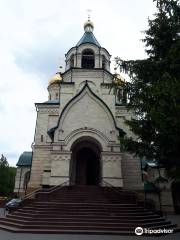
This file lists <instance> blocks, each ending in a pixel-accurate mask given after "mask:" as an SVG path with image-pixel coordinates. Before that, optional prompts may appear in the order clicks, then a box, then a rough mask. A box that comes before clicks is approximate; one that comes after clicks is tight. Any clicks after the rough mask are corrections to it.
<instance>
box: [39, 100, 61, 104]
mask: <svg viewBox="0 0 180 240" xmlns="http://www.w3.org/2000/svg"><path fill="white" fill-rule="evenodd" d="M35 104H41V105H46V104H60V102H59V99H54V100H48V101H46V102H42V103H35Z"/></svg>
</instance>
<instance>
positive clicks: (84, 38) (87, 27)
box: [76, 15, 101, 47]
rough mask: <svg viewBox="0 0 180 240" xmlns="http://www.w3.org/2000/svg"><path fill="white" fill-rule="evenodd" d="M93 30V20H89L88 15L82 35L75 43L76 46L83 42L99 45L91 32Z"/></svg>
mask: <svg viewBox="0 0 180 240" xmlns="http://www.w3.org/2000/svg"><path fill="white" fill-rule="evenodd" d="M93 30H94V24H93V22H92V21H91V20H90V15H88V20H87V21H86V22H85V23H84V31H85V33H84V35H83V36H82V38H81V39H80V40H79V42H78V43H77V45H76V46H77V47H78V46H80V45H81V44H83V43H92V44H94V45H96V46H98V47H101V46H100V44H99V43H98V41H97V39H96V38H95V36H94V34H93Z"/></svg>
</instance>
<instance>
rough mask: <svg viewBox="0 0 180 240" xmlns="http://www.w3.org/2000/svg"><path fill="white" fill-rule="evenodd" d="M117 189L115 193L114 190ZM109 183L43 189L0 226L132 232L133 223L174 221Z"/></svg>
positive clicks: (161, 224) (155, 225) (147, 225)
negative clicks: (111, 186)
mask: <svg viewBox="0 0 180 240" xmlns="http://www.w3.org/2000/svg"><path fill="white" fill-rule="evenodd" d="M117 190H119V192H118V193H117V192H116V191H117ZM116 191H114V190H113V189H111V188H110V187H100V186H69V187H68V186H64V187H62V188H61V189H58V188H57V189H55V191H53V192H51V191H47V192H46V191H44V192H39V193H37V194H36V198H35V199H34V200H33V201H31V202H29V203H26V204H24V206H23V207H21V208H19V209H16V210H14V211H12V212H11V213H8V214H7V216H6V218H1V219H0V228H1V229H4V230H8V231H12V232H23V233H78V234H79V233H88V234H121V235H134V230H135V228H136V227H142V228H151V229H158V228H162V229H163V228H166V229H172V228H173V229H176V225H174V224H171V222H170V221H168V220H166V219H164V218H162V217H160V216H159V215H157V214H155V213H154V212H152V211H150V210H148V209H144V208H143V207H141V206H138V205H137V204H136V198H135V195H134V194H132V193H129V192H125V191H121V190H120V189H116Z"/></svg>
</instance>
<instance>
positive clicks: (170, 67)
mask: <svg viewBox="0 0 180 240" xmlns="http://www.w3.org/2000/svg"><path fill="white" fill-rule="evenodd" d="M154 2H156V4H157V13H156V14H155V17H154V19H152V20H150V19H149V20H148V23H149V29H148V30H146V31H145V38H144V39H143V42H144V43H145V46H146V52H147V55H148V57H147V59H144V60H135V61H131V60H130V61H123V60H121V59H119V58H116V61H117V63H118V65H119V66H120V70H123V71H125V72H128V74H129V76H130V79H131V81H130V83H127V84H126V91H127V92H128V94H129V97H130V99H129V101H130V102H129V104H128V106H129V108H130V109H132V110H133V111H134V112H135V117H134V118H133V119H132V120H131V121H127V124H128V125H129V126H130V128H131V130H132V131H133V132H134V134H135V135H136V137H137V138H136V139H132V138H124V140H123V143H124V147H125V149H126V150H128V151H130V152H132V153H136V154H137V155H138V156H140V157H142V156H145V157H146V158H150V159H156V160H158V161H159V163H160V164H162V165H163V166H164V167H165V168H166V170H167V172H168V174H169V175H170V176H171V177H173V178H179V177H180V2H179V0H154Z"/></svg>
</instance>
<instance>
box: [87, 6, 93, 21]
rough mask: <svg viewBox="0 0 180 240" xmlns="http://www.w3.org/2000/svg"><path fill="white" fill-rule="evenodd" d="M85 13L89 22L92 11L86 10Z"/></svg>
mask: <svg viewBox="0 0 180 240" xmlns="http://www.w3.org/2000/svg"><path fill="white" fill-rule="evenodd" d="M86 11H87V14H88V21H90V18H91V12H92V10H91V9H87V10H86Z"/></svg>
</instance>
